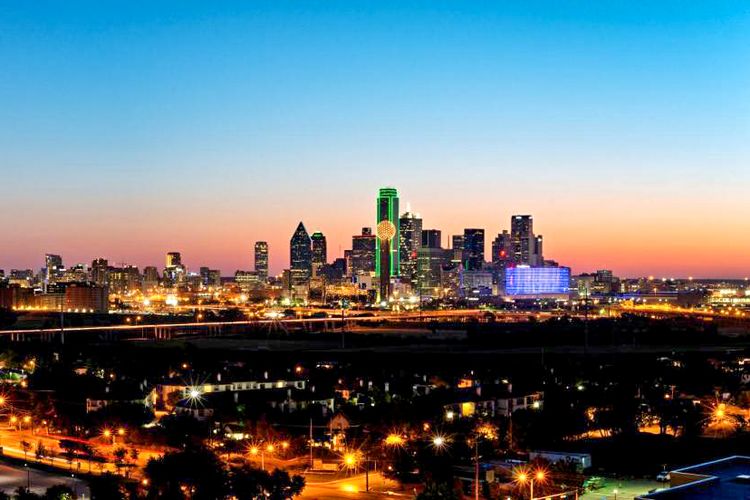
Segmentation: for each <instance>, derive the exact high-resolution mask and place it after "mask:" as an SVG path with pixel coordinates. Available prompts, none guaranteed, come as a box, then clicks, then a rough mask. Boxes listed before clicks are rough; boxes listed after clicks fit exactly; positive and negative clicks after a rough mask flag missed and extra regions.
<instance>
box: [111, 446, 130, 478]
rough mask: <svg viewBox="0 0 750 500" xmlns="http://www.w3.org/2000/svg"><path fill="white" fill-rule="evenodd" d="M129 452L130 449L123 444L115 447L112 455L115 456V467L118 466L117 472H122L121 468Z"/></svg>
mask: <svg viewBox="0 0 750 500" xmlns="http://www.w3.org/2000/svg"><path fill="white" fill-rule="evenodd" d="M127 454H128V450H126V449H125V448H123V447H122V446H120V447H118V448H116V449H115V451H113V452H112V455H114V457H115V467H116V468H117V472H118V473H119V472H120V468H121V467H122V466H123V465H124V463H125V457H126V456H127Z"/></svg>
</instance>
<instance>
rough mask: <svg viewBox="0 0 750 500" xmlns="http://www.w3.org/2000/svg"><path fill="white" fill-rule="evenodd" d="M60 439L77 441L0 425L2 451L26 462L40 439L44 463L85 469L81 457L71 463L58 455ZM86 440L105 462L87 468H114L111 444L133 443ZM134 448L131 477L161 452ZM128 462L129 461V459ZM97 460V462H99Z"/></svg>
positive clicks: (34, 458)
mask: <svg viewBox="0 0 750 500" xmlns="http://www.w3.org/2000/svg"><path fill="white" fill-rule="evenodd" d="M61 439H74V440H76V441H81V440H80V439H77V438H70V437H66V436H62V435H58V434H44V433H41V432H37V433H33V434H32V432H31V431H29V430H27V429H24V430H22V431H18V430H15V429H9V428H0V446H2V448H3V454H4V455H7V456H10V457H13V458H17V459H22V460H28V461H29V462H30V463H33V462H34V461H36V455H35V449H36V446H37V443H38V442H39V441H41V442H42V443H43V444H44V446H45V448H46V449H47V450H48V452H49V455H48V456H45V457H44V458H43V461H44V463H45V464H46V465H50V466H52V467H56V468H59V469H61V471H64V472H67V471H69V470H71V469H72V470H73V471H81V472H88V471H89V463H88V461H87V460H85V459H83V458H80V459H79V458H76V459H74V460H73V463H72V464H71V463H69V462H68V460H67V459H65V458H63V457H61V456H59V454H60V440H61ZM23 441H26V442H27V443H29V445H30V449H29V451H28V452H26V453H24V451H23V446H22V444H21V443H22V442H23ZM88 444H90V445H91V446H93V447H94V449H95V450H96V452H97V454H98V455H100V456H103V457H105V458H106V459H107V460H109V462H106V463H101V462H94V465H93V467H92V468H91V472H95V473H98V472H107V471H108V472H118V470H117V468H116V467H115V466H114V464H113V463H111V461H112V460H113V456H112V452H113V451H114V449H115V448H117V447H120V446H123V447H125V448H126V449H130V448H132V447H134V446H133V445H130V444H128V443H127V442H125V443H120V442H118V443H116V444H115V445H112V444H108V443H101V442H95V441H88ZM136 448H137V449H138V460H137V461H136V462H135V463H134V464H133V465H136V466H137V467H130V468H131V469H132V476H133V477H140V473H141V471H140V469H141V468H143V467H144V466H145V465H146V463H147V462H148V461H149V459H151V458H154V457H158V456H160V455H161V454H162V452H161V451H159V450H153V449H148V448H143V447H136ZM131 463H132V462H131ZM99 464H101V466H99Z"/></svg>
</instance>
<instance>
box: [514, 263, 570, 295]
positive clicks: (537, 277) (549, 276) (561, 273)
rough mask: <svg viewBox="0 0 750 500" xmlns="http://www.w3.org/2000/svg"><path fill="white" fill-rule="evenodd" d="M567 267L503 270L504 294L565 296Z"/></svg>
mask: <svg viewBox="0 0 750 500" xmlns="http://www.w3.org/2000/svg"><path fill="white" fill-rule="evenodd" d="M569 291H570V268H569V267H530V266H516V267H509V268H508V269H506V270H505V294H506V295H510V296H515V297H544V296H567V295H568V293H569Z"/></svg>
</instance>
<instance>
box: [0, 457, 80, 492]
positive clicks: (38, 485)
mask: <svg viewBox="0 0 750 500" xmlns="http://www.w3.org/2000/svg"><path fill="white" fill-rule="evenodd" d="M61 483H62V484H65V485H67V486H69V487H70V488H71V489H72V490H73V491H75V492H77V493H78V494H79V495H80V496H79V498H81V499H86V498H89V488H88V485H87V484H86V482H85V481H82V480H80V479H77V478H73V477H70V475H69V474H52V473H50V472H44V471H40V470H35V469H33V468H26V467H16V466H12V465H7V464H2V463H0V491H5V492H6V493H11V492H12V491H14V490H15V489H16V488H18V487H19V486H22V487H24V488H25V487H26V486H27V485H30V486H31V491H33V492H34V493H38V494H42V493H44V491H45V490H46V489H47V488H49V487H50V486H54V485H57V484H61Z"/></svg>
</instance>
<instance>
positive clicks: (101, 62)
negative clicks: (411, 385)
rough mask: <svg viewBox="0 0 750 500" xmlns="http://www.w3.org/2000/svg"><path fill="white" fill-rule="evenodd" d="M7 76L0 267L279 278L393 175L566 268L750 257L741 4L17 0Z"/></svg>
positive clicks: (749, 97) (722, 263)
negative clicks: (123, 267) (250, 273)
mask: <svg viewBox="0 0 750 500" xmlns="http://www.w3.org/2000/svg"><path fill="white" fill-rule="evenodd" d="M0 67H1V68H2V71H0V179H1V180H0V182H1V183H2V186H3V196H2V201H0V208H1V209H2V210H1V211H0V223H1V224H2V226H3V227H4V228H6V230H5V231H3V232H2V235H0V248H1V249H2V250H1V251H0V268H3V267H5V268H6V269H7V268H10V267H28V266H33V267H38V265H39V263H40V261H41V255H42V254H43V253H44V252H60V253H63V254H64V255H67V256H69V257H68V259H67V260H70V261H87V260H90V259H91V258H92V257H94V256H95V255H94V254H97V255H105V256H108V257H110V258H111V259H113V260H118V261H119V260H124V261H128V262H135V263H137V264H140V265H145V264H150V263H154V262H161V260H162V254H163V253H164V252H165V251H167V250H170V249H174V248H177V249H182V250H183V252H184V253H186V254H187V256H188V257H187V258H188V261H189V262H191V261H192V262H193V264H194V267H197V266H198V265H200V264H203V263H206V264H209V265H214V266H217V267H220V268H222V270H223V271H225V272H227V273H229V272H233V270H234V269H235V268H243V267H249V265H250V264H249V263H248V261H247V260H248V257H247V255H248V254H249V249H250V247H251V245H252V242H253V241H254V240H256V239H267V240H269V241H270V242H271V254H272V257H271V262H272V266H273V267H274V268H275V270H279V269H280V268H282V267H284V266H285V265H286V262H287V259H288V254H287V252H288V249H287V242H288V238H289V236H291V233H292V232H293V230H294V227H296V222H297V221H299V220H304V221H305V223H306V225H307V226H308V228H310V229H311V230H312V229H322V230H323V231H324V232H325V233H326V234H328V235H329V248H330V249H331V257H334V256H338V252H339V249H342V250H343V248H346V247H348V245H349V241H348V239H349V237H350V235H351V234H354V233H356V232H357V231H358V229H359V227H361V226H364V225H372V220H371V219H372V218H373V217H374V208H373V205H374V201H373V199H374V194H375V191H376V189H377V187H379V186H381V185H386V184H387V185H395V186H397V187H399V189H400V191H401V193H402V199H403V200H404V202H405V201H410V202H411V204H412V206H413V207H414V209H415V210H417V211H419V212H421V213H422V215H423V216H424V218H425V225H426V226H429V227H438V228H441V229H443V231H444V234H446V235H448V234H452V233H455V232H458V231H460V230H461V228H463V227H476V226H479V227H485V228H486V229H487V231H488V234H492V233H495V232H497V231H499V230H501V229H502V228H504V227H506V226H507V225H508V223H507V221H508V218H509V217H510V215H511V214H512V213H527V212H530V213H533V214H534V215H535V219H536V221H537V227H538V228H540V232H544V233H545V236H546V245H547V249H548V250H547V253H548V256H549V257H552V258H557V260H561V261H565V262H568V263H572V265H573V266H574V270H580V271H583V270H587V269H588V268H595V267H602V266H606V267H613V268H615V270H620V271H621V272H623V273H625V274H639V273H643V274H659V273H678V274H687V273H691V272H692V271H693V270H695V274H696V275H699V274H714V273H721V274H725V275H733V276H740V275H744V274H746V273H750V257H747V255H748V254H750V252H748V251H747V250H748V246H750V231H749V230H750V223H749V222H748V218H747V213H748V212H750V210H748V208H749V207H748V201H747V198H746V196H747V189H748V188H749V187H750V173H748V172H750V168H749V165H750V162H749V160H750V154H749V153H750V146H748V144H750V90H748V89H750V4H748V3H747V2H740V1H735V2H720V1H719V2H699V1H690V2H684V1H682V2H604V1H603V2H584V1H576V2H573V1H571V2H521V1H517V2H468V1H460V2H459V1H456V2H438V1H425V2H364V1H361V2H359V1H346V2H334V1H321V2H301V1H300V2H291V1H289V2H286V1H272V2H184V1H182V2H75V1H68V2H21V1H19V2H3V3H2V4H0ZM719 215H720V216H719ZM592 228H596V229H597V230H598V231H599V233H598V234H597V231H594V230H593V229H592ZM717 234H718V235H719V236H717ZM603 240H606V241H603ZM638 240H641V241H645V240H648V241H649V242H650V243H649V245H645V244H641V245H637V244H636V243H635V241H638ZM217 243H220V244H217ZM655 248H656V249H658V251H656V252H655V251H654V249H655ZM488 250H489V245H488ZM334 254H335V255H334ZM706 255H710V256H712V257H715V258H716V262H715V264H716V267H715V269H711V268H709V267H708V264H709V262H707V259H706ZM157 259H158V260H157Z"/></svg>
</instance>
